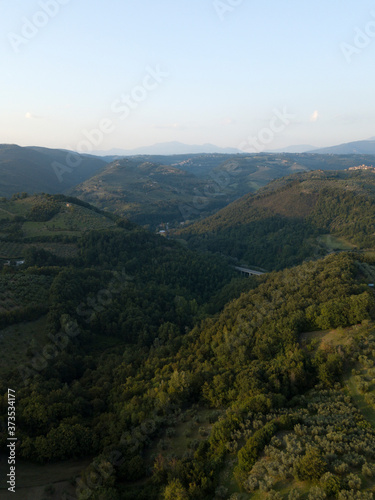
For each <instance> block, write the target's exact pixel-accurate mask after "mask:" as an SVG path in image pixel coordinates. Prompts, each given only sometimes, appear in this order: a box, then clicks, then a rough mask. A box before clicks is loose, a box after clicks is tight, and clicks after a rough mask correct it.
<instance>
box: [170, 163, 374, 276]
mask: <svg viewBox="0 0 375 500" xmlns="http://www.w3.org/2000/svg"><path fill="white" fill-rule="evenodd" d="M374 201H375V176H374V174H373V172H372V171H362V170H358V171H343V172H322V171H318V172H311V173H304V174H295V175H293V176H289V177H284V178H283V179H280V180H276V181H274V182H272V183H270V184H269V185H267V186H266V187H265V188H263V189H262V190H260V191H259V192H258V193H257V194H254V195H253V194H250V195H246V196H244V197H243V198H241V199H239V200H237V201H235V202H234V203H232V204H231V205H229V206H227V207H226V208H224V209H222V210H221V211H219V212H218V213H216V214H215V215H213V216H211V217H209V218H207V219H205V220H202V221H199V222H197V223H195V224H192V225H190V226H189V227H186V228H185V229H183V230H182V231H180V235H181V236H183V237H185V238H186V239H187V240H188V241H189V243H190V245H191V247H192V248H196V249H207V250H210V251H211V252H219V253H222V254H224V255H228V256H230V257H232V258H234V259H237V261H241V262H244V263H247V264H248V265H251V264H252V265H256V266H260V267H263V268H266V269H280V268H283V267H285V266H292V265H295V264H298V263H300V262H302V261H303V260H305V259H308V258H315V257H319V256H322V255H325V254H326V253H327V252H328V251H332V250H340V249H341V250H342V249H345V250H349V249H369V248H373V247H374V246H375V236H374V234H375V226H374V216H375V204H374Z"/></svg>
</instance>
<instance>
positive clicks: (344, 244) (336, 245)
mask: <svg viewBox="0 0 375 500" xmlns="http://www.w3.org/2000/svg"><path fill="white" fill-rule="evenodd" d="M318 242H319V243H320V244H323V245H325V246H326V247H327V248H328V250H333V251H334V250H353V248H356V246H355V245H353V244H352V243H350V242H349V241H347V240H345V239H344V238H339V237H337V236H333V235H332V234H324V235H322V236H319V237H318Z"/></svg>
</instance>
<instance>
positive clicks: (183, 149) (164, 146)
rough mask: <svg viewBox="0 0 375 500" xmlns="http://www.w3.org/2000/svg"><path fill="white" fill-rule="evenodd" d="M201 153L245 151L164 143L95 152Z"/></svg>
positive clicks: (141, 153) (133, 154)
mask: <svg viewBox="0 0 375 500" xmlns="http://www.w3.org/2000/svg"><path fill="white" fill-rule="evenodd" d="M200 153H221V154H237V153H243V151H241V150H239V149H235V148H221V147H218V146H215V145H214V144H202V145H192V144H183V143H182V142H178V141H171V142H162V143H158V144H154V145H152V146H143V147H140V148H135V149H111V150H109V151H93V153H92V154H94V155H98V156H113V155H117V156H135V155H181V154H200Z"/></svg>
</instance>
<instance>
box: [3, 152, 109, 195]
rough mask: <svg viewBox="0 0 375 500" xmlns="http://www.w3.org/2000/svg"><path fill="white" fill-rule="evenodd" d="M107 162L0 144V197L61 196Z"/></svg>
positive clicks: (92, 157) (89, 157) (91, 157)
mask: <svg viewBox="0 0 375 500" xmlns="http://www.w3.org/2000/svg"><path fill="white" fill-rule="evenodd" d="M105 165H106V162H105V161H104V160H103V159H100V158H97V157H95V156H86V155H78V154H74V156H72V155H70V156H69V151H64V150H59V149H47V148H36V147H35V148H34V147H20V146H16V145H13V144H0V196H5V197H8V198H9V197H11V196H12V195H13V194H15V193H19V192H25V191H26V192H28V193H29V194H34V193H42V192H44V193H52V194H54V193H63V192H65V191H66V190H67V189H70V188H71V187H73V186H75V185H76V184H78V183H80V182H83V181H85V180H86V179H88V178H89V177H91V176H92V175H94V174H95V173H96V172H97V171H98V170H100V169H101V168H103V167H105Z"/></svg>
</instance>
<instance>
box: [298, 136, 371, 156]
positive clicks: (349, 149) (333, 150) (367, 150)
mask: <svg viewBox="0 0 375 500" xmlns="http://www.w3.org/2000/svg"><path fill="white" fill-rule="evenodd" d="M307 152H308V153H314V154H323V155H327V154H331V155H356V154H361V155H375V138H371V139H368V140H366V141H355V142H346V143H344V144H339V145H338V146H331V147H328V148H320V149H314V150H310V151H307Z"/></svg>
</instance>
